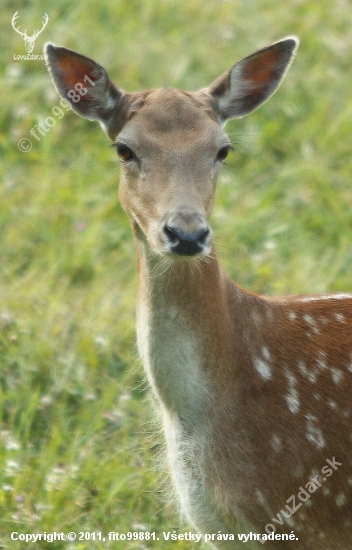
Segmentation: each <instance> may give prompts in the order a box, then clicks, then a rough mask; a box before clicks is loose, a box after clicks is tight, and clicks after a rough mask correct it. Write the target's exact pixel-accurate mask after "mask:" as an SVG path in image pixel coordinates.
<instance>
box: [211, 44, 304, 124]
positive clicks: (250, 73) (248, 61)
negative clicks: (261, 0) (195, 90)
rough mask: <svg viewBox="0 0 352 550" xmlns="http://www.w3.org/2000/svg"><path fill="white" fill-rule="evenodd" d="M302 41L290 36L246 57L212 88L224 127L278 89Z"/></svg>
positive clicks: (217, 110) (250, 110)
mask: <svg viewBox="0 0 352 550" xmlns="http://www.w3.org/2000/svg"><path fill="white" fill-rule="evenodd" d="M298 44H299V41H298V39H297V38H295V37H288V38H285V39H283V40H280V41H279V42H275V43H274V44H272V45H271V46H269V47H267V48H264V49H262V50H259V51H257V52H255V53H253V54H252V55H250V56H248V57H245V58H244V59H242V60H241V61H239V63H237V64H236V65H234V67H232V69H230V70H229V71H227V72H226V73H224V74H223V75H222V76H220V77H219V78H218V79H217V80H216V81H215V82H213V84H212V85H211V86H209V88H207V89H206V90H202V91H204V92H207V94H210V96H211V97H212V98H213V100H214V102H215V110H216V115H217V118H218V121H219V123H220V124H221V125H223V124H225V122H226V121H227V120H228V119H230V118H240V117H243V116H246V115H248V114H249V113H251V112H252V111H254V110H255V109H257V108H258V107H260V105H262V104H263V103H264V102H265V101H266V100H267V99H269V97H270V96H271V95H272V94H273V93H274V92H275V91H276V90H277V88H278V87H279V85H280V84H281V81H282V80H283V78H284V76H285V74H286V71H287V69H288V67H289V66H290V63H291V61H292V59H293V56H294V53H295V51H296V49H297V46H298Z"/></svg>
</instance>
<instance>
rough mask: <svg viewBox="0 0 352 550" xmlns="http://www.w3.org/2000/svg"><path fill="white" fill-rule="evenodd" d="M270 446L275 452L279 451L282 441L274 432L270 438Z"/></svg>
mask: <svg viewBox="0 0 352 550" xmlns="http://www.w3.org/2000/svg"><path fill="white" fill-rule="evenodd" d="M271 446H272V448H273V450H274V451H275V452H276V453H279V452H280V451H281V446H282V442H281V439H280V437H279V436H277V435H276V434H273V436H272V438H271Z"/></svg>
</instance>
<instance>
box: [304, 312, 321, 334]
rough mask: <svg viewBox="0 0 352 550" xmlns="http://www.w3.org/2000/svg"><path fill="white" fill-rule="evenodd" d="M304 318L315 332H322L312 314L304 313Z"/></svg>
mask: <svg viewBox="0 0 352 550" xmlns="http://www.w3.org/2000/svg"><path fill="white" fill-rule="evenodd" d="M303 320H304V321H305V322H306V323H307V324H308V325H309V326H310V328H311V329H312V331H313V332H314V333H315V334H318V332H320V330H319V328H318V325H317V323H316V321H315V320H314V318H313V317H312V316H311V315H303Z"/></svg>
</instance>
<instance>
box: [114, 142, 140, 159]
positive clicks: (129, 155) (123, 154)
mask: <svg viewBox="0 0 352 550" xmlns="http://www.w3.org/2000/svg"><path fill="white" fill-rule="evenodd" d="M116 149H117V154H118V155H119V158H120V160H122V161H123V162H129V161H131V160H135V159H136V155H135V154H134V152H133V151H132V149H130V148H129V147H127V145H125V144H124V143H117V144H116Z"/></svg>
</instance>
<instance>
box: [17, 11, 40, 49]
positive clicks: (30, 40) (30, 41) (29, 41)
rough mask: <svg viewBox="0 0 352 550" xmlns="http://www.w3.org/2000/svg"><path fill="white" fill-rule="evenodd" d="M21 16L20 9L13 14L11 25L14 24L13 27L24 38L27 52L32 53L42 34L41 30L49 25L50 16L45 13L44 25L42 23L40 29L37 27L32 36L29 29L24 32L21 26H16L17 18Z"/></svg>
mask: <svg viewBox="0 0 352 550" xmlns="http://www.w3.org/2000/svg"><path fill="white" fill-rule="evenodd" d="M18 18H19V12H18V10H17V11H16V12H15V13H14V14H13V17H12V20H11V25H12V28H13V29H14V30H15V31H16V32H17V33H18V34H19V35H20V36H21V38H22V39H23V40H24V43H25V48H26V51H27V53H32V52H33V50H34V45H35V41H36V40H37V38H38V36H39V35H40V33H41V32H43V30H44V29H45V27H46V26H47V24H48V21H49V16H48V15H47V14H46V13H44V18H43V25H42V28H41V29H40V30H39V29H37V30H36V31H34V32H33V34H32V36H28V34H27V29H26V30H25V31H24V32H22V31H20V28H19V27H16V21H17V19H18Z"/></svg>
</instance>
